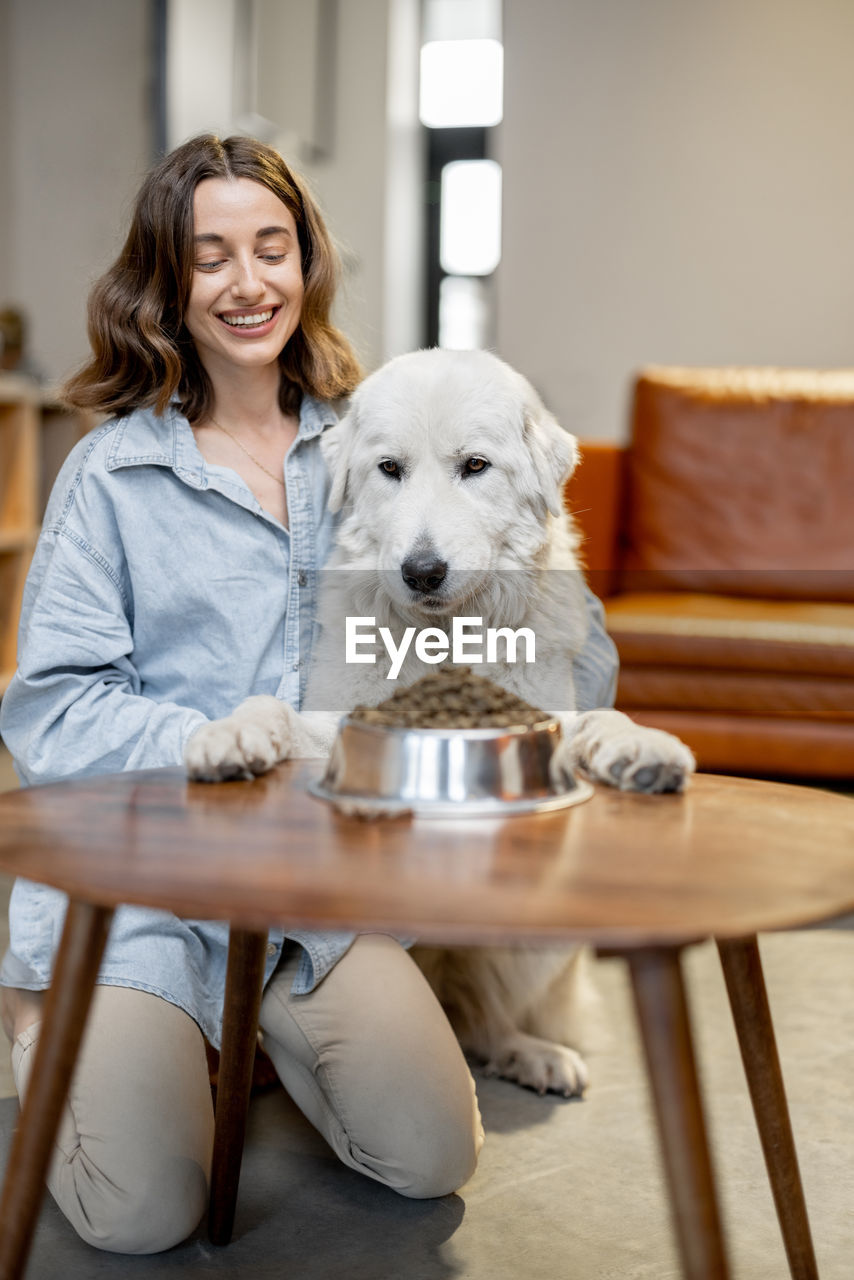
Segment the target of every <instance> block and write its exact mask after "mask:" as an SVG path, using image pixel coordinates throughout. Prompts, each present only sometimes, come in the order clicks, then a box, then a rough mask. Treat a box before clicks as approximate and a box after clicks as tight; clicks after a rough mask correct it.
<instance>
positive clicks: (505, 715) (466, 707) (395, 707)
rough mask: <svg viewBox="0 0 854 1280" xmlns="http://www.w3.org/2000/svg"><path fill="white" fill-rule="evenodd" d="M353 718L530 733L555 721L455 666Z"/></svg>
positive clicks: (354, 713) (422, 726)
mask: <svg viewBox="0 0 854 1280" xmlns="http://www.w3.org/2000/svg"><path fill="white" fill-rule="evenodd" d="M350 716H351V719H353V720H361V721H364V722H365V723H367V724H382V725H390V726H392V727H394V728H397V729H492V728H505V729H506V728H510V727H511V726H523V727H525V728H528V727H530V726H531V725H534V724H541V723H542V721H543V720H549V719H550V718H551V717H550V716H548V715H546V713H545V712H544V711H540V710H539V708H537V707H532V706H531V705H530V704H529V703H527V702H524V701H523V700H522V699H521V698H517V697H516V695H515V694H514V693H510V692H508V690H507V689H502V688H501V686H500V685H498V684H495V682H494V681H493V680H487V679H486V677H485V676H478V675H475V674H474V672H473V671H472V669H471V667H460V666H453V665H451V664H446V665H443V666H441V667H438V668H437V669H436V670H435V671H431V672H430V673H429V675H426V676H422V678H421V679H420V680H417V681H416V682H415V684H411V685H410V686H409V687H408V688H406V689H398V690H397V691H396V692H395V693H393V694H392V695H391V697H390V698H387V699H386V700H385V702H381V703H380V704H379V706H378V707H363V706H359V707H356V708H355V709H354V710H353V711H351V712H350Z"/></svg>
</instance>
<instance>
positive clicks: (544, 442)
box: [524, 391, 578, 516]
mask: <svg viewBox="0 0 854 1280" xmlns="http://www.w3.org/2000/svg"><path fill="white" fill-rule="evenodd" d="M524 437H525V441H526V443H527V445H528V449H529V450H530V453H531V459H532V461H533V464H534V471H535V473H536V477H537V486H538V495H537V496H538V498H539V499H540V501H541V502H542V511H541V512H540V513H539V514H541V515H543V516H544V515H545V514H546V511H548V512H550V513H551V515H553V516H559V515H560V513H561V512H562V511H563V488H564V485H565V484H566V482H567V480H568V479H569V477H570V476H571V475H572V473H573V471H574V470H575V468H576V466H577V465H578V441H577V440H576V438H575V436H574V435H571V434H570V433H569V432H568V431H564V429H563V427H562V426H560V424H559V423H558V421H557V419H556V418H555V417H553V416H552V414H550V413H549V411H548V410H547V409H546V408H545V406H544V405H543V404H542V402H541V401H540V399H539V397H538V396H537V395H536V394H535V393H534V392H533V391H532V392H531V397H530V399H529V401H528V403H527V404H526V406H525V425H524Z"/></svg>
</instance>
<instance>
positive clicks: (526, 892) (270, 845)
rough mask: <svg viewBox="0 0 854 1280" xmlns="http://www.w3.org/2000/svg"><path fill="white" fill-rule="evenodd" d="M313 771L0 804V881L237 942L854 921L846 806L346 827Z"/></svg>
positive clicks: (719, 797)
mask: <svg viewBox="0 0 854 1280" xmlns="http://www.w3.org/2000/svg"><path fill="white" fill-rule="evenodd" d="M321 769H322V764H321V762H319V761H312V762H305V761H302V762H288V763H285V764H282V765H279V766H278V767H277V768H276V769H275V770H274V771H273V772H272V773H270V774H268V775H267V776H265V777H261V778H257V779H255V780H253V781H244V782H227V783H219V784H203V783H190V782H188V781H187V779H186V777H185V776H184V774H183V772H182V771H181V770H180V769H158V770H147V771H143V772H138V773H123V774H114V775H110V776H105V777H99V778H88V779H85V780H81V781H69V782H63V783H56V784H51V785H48V786H41V787H34V788H31V789H28V790H23V791H16V792H9V793H7V794H4V795H0V869H2V870H3V871H6V872H9V873H11V874H14V875H25V876H28V877H29V878H31V879H34V880H43V881H45V882H47V883H49V884H52V885H55V886H57V887H58V888H61V889H64V890H65V891H67V892H68V893H70V894H71V895H72V896H74V897H77V898H79V899H81V900H83V901H87V902H93V903H98V904H101V905H106V906H112V905H115V904H119V903H142V904H147V905H149V906H155V907H165V908H168V909H170V910H173V911H176V912H177V913H178V914H180V915H183V916H190V917H195V918H199V919H205V918H225V919H230V920H232V921H233V922H235V923H236V924H239V925H242V926H245V927H250V928H267V927H268V926H270V925H271V924H274V923H283V924H291V925H302V926H310V927H338V928H345V927H360V928H376V929H388V930H393V931H395V932H412V933H417V934H418V935H419V937H421V938H424V939H432V940H434V941H437V942H440V941H446V942H459V941H466V942H472V943H477V942H490V941H496V940H504V941H511V940H514V941H533V940H537V941H540V942H543V941H550V940H552V941H557V940H561V939H570V938H573V939H582V940H588V941H593V942H596V943H598V944H599V945H601V946H613V947H621V946H631V947H634V946H640V945H657V944H659V943H660V944H673V943H678V942H680V941H691V940H693V939H695V938H698V937H705V936H709V935H715V936H717V937H738V936H741V935H744V934H749V933H755V932H759V931H764V930H767V929H778V928H787V927H793V926H796V925H800V924H807V923H812V922H817V921H820V920H823V919H826V918H829V917H832V916H834V915H839V914H842V913H844V912H848V911H850V910H852V909H854V800H852V799H849V798H847V797H844V796H840V795H837V794H833V793H830V792H824V791H819V790H815V789H810V788H804V787H796V786H789V785H785V784H781V783H768V782H760V781H755V780H750V779H744V778H726V777H715V776H711V775H698V776H696V777H695V778H693V779H692V781H691V784H690V786H689V788H688V790H687V791H686V793H685V794H684V795H681V796H644V795H631V794H623V793H620V792H617V791H614V790H611V789H609V788H603V787H600V788H597V789H596V793H595V795H594V796H593V798H592V799H590V800H589V801H587V802H585V803H583V804H580V805H577V806H576V807H574V808H569V809H564V810H559V811H556V812H553V813H542V814H535V815H526V816H513V817H508V818H504V819H500V820H499V819H491V818H490V819H484V818H460V819H436V818H430V819H425V818H422V819H412V818H395V819H391V820H389V819H385V820H380V821H375V822H365V821H359V820H356V819H349V818H344V817H341V816H340V815H338V814H337V813H336V812H335V811H334V810H333V809H332V808H330V807H329V806H328V805H327V804H325V803H324V802H323V801H321V800H317V799H315V798H314V797H312V796H310V795H309V794H308V793H307V792H306V790H305V786H306V782H307V781H308V780H309V779H310V778H312V777H316V776H317V775H318V774H319V773H320V771H321Z"/></svg>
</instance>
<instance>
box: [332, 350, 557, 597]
mask: <svg viewBox="0 0 854 1280" xmlns="http://www.w3.org/2000/svg"><path fill="white" fill-rule="evenodd" d="M323 448H324V452H325V455H326V458H327V461H328V463H329V466H330V470H331V473H332V491H331V495H330V506H331V508H332V509H333V510H337V509H342V508H343V512H344V514H343V516H342V522H341V527H340V530H339V539H338V540H339V546H340V547H342V548H343V550H344V553H345V558H346V563H347V564H348V565H349V566H350V567H352V568H362V569H366V568H367V569H378V570H380V572H381V573H382V578H383V586H384V588H385V590H386V591H387V592H388V593H389V595H390V596H391V597H392V599H394V600H395V601H396V602H397V603H398V604H400V605H402V606H404V607H407V608H408V609H409V610H413V609H414V610H415V611H416V612H420V613H423V614H427V615H429V614H437V613H447V612H451V611H453V610H454V608H455V606H457V605H459V604H460V603H462V602H463V601H464V600H465V599H466V598H467V596H469V595H470V594H471V591H472V588H473V583H475V582H476V581H477V580H479V579H482V578H483V576H484V575H485V574H487V573H490V572H492V571H495V570H500V569H518V568H520V567H523V566H526V565H528V564H530V563H531V558H532V556H533V555H535V554H536V551H537V549H538V548H539V547H541V546H542V545H543V543H544V542H545V539H546V525H547V521H548V518H549V513H551V514H553V515H558V514H559V513H560V512H561V510H562V502H563V484H564V482H565V480H566V479H567V478H568V476H569V475H570V474H571V472H572V470H573V468H574V466H575V463H576V461H577V448H576V442H575V439H574V438H573V437H572V436H571V435H569V434H568V433H567V432H565V431H563V430H562V429H561V428H560V427H559V426H558V425H557V423H556V422H555V420H554V419H553V418H552V417H551V416H550V415H549V414H548V413H547V412H546V410H545V409H544V408H543V405H542V403H541V402H540V400H539V398H538V397H537V395H536V393H535V392H534V390H533V388H532V387H531V386H530V384H529V383H527V382H526V381H525V379H524V378H522V377H521V376H520V375H519V374H517V373H516V372H514V370H512V369H511V368H510V367H509V366H508V365H506V364H504V363H503V362H502V361H500V360H499V359H498V358H497V357H495V356H493V355H490V354H489V353H488V352H484V351H467V352H462V351H442V350H430V351H419V352H415V353H413V354H411V355H405V356H399V357H398V358H397V359H395V360H392V361H391V362H390V363H389V364H387V365H385V366H384V367H383V368H381V369H379V370H378V371H377V372H376V373H374V374H372V375H371V376H370V377H369V378H367V379H366V380H365V382H363V383H362V385H361V386H360V387H359V389H358V391H357V392H356V394H355V396H354V398H353V401H352V404H351V408H350V411H349V413H348V414H347V416H346V417H345V418H344V419H343V420H342V422H341V423H340V424H339V425H338V426H337V427H336V428H335V429H334V430H332V431H329V432H327V433H326V435H325V437H324V441H323Z"/></svg>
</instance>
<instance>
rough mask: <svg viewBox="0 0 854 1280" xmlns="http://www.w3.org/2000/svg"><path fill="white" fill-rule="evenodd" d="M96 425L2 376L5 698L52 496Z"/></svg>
mask: <svg viewBox="0 0 854 1280" xmlns="http://www.w3.org/2000/svg"><path fill="white" fill-rule="evenodd" d="M94 424H95V419H94V417H93V416H92V415H91V414H88V413H77V412H75V411H74V410H70V409H66V408H64V407H63V406H62V405H61V404H60V403H59V401H58V399H57V397H56V394H55V393H54V392H51V391H46V390H45V389H43V388H42V387H39V386H38V385H37V384H36V383H34V382H31V381H30V380H29V379H27V378H20V377H17V376H15V375H12V374H2V375H0V697H2V695H3V692H4V690H5V689H6V688H7V686H8V684H9V681H10V680H11V678H12V675H13V674H14V670H15V662H16V659H15V655H16V650H17V634H18V618H19V615H20V609H21V598H22V595H23V591H24V583H25V581H26V577H27V570H28V569H29V566H30V560H31V559H32V555H33V551H34V549H35V545H36V542H37V540H38V535H39V529H40V527H41V522H42V518H43V516H44V509H45V504H46V502H47V498H48V495H49V493H50V490H51V487H52V486H53V482H54V480H55V479H56V475H57V472H58V471H59V468H60V467H61V466H62V463H63V461H64V460H65V457H66V455H67V454H68V451H69V449H71V448H72V446H73V445H74V444H76V442H77V441H78V440H79V439H80V437H81V436H83V435H85V434H86V432H87V431H88V430H89V429H90V428H91V427H92V426H94Z"/></svg>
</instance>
